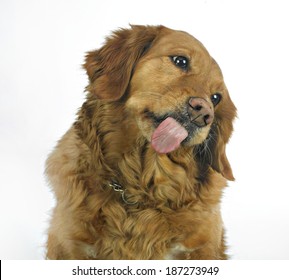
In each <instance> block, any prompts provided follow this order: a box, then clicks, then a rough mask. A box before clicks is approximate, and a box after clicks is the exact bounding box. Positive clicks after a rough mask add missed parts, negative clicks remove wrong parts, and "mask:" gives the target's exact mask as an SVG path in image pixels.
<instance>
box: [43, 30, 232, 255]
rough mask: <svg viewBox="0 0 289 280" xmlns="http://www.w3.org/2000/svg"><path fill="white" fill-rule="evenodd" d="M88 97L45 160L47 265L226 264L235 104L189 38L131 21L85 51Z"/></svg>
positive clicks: (212, 65) (209, 59) (203, 51)
mask: <svg viewBox="0 0 289 280" xmlns="http://www.w3.org/2000/svg"><path fill="white" fill-rule="evenodd" d="M84 68H85V69H86V71H87V74H88V77H89V85H88V87H87V99H86V101H85V102H84V104H83V105H82V107H81V109H80V110H79V112H78V116H77V120H76V121H75V123H74V124H73V125H72V127H71V128H70V129H69V130H68V132H67V133H66V134H65V135H64V136H63V138H62V139H61V140H60V141H59V143H58V145H57V146H56V148H55V150H54V151H53V152H52V154H51V155H50V156H49V158H48V160H47V165H46V174H47V177H48V179H49V182H50V184H51V186H52V189H53V192H54V194H55V198H56V206H55V209H54V211H53V214H52V219H51V224H50V228H49V232H48V241H47V258H48V259H226V258H227V255H226V245H225V242H224V229H223V223H222V218H221V215H220V198H221V196H222V191H223V188H224V187H225V186H226V179H228V180H234V177H233V174H232V171H231V167H230V164H229V162H228V159H227V157H226V153H225V146H226V144H227V142H228V140H229V138H230V136H231V133H232V130H233V124H232V123H233V120H234V118H235V115H236V108H235V106H234V104H233V102H232V101H231V99H230V96H229V94H228V91H227V88H226V86H225V84H224V81H223V77H222V73H221V71H220V68H219V67H218V65H217V63H216V62H215V60H214V59H213V58H212V57H211V56H210V54H209V53H208V51H207V50H206V49H205V48H204V46H203V45H202V44H201V43H200V42H199V41H198V40H197V39H195V38H194V37H192V36H191V35H189V34H188V33H185V32H182V31H175V30H172V29H169V28H166V27H164V26H138V25H132V26H131V27H130V28H128V29H119V30H117V31H115V32H114V33H113V34H112V35H111V36H110V37H109V38H107V40H106V42H105V44H104V45H103V46H102V47H101V48H100V49H98V50H95V51H92V52H89V53H88V54H87V56H86V61H85V64H84Z"/></svg>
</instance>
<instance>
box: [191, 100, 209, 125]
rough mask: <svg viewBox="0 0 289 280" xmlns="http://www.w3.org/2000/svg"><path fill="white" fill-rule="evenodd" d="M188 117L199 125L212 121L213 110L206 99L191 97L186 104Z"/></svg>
mask: <svg viewBox="0 0 289 280" xmlns="http://www.w3.org/2000/svg"><path fill="white" fill-rule="evenodd" d="M188 113H189V116H190V119H191V121H192V122H193V123H195V124H196V125H197V126H199V127H203V126H206V125H209V124H211V123H212V122H213V119H214V111H213V109H212V107H211V105H210V103H209V102H208V101H206V100H205V99H203V98H199V97H191V98H190V100H189V104H188Z"/></svg>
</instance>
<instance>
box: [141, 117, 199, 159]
mask: <svg viewBox="0 0 289 280" xmlns="http://www.w3.org/2000/svg"><path fill="white" fill-rule="evenodd" d="M146 115H147V116H148V117H149V118H150V119H151V120H153V123H154V126H155V129H154V131H153V133H152V137H151V145H152V147H153V148H154V150H155V151H156V152H158V153H160V154H166V153H170V152H173V151H175V150H176V149H178V148H179V146H180V145H181V144H182V143H183V144H184V143H187V142H189V141H190V140H191V139H192V138H193V136H194V135H195V133H196V131H197V130H198V127H197V126H196V125H195V124H193V123H192V122H191V121H190V119H189V116H188V115H187V114H185V113H175V114H165V115H163V116H161V117H159V116H156V115H155V114H154V113H152V112H146Z"/></svg>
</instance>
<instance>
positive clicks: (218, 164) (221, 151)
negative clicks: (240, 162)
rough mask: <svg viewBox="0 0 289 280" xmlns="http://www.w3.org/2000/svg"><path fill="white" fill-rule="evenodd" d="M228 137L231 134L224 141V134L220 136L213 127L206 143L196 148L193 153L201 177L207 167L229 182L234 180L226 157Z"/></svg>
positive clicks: (217, 130) (216, 128) (214, 126)
mask: <svg viewBox="0 0 289 280" xmlns="http://www.w3.org/2000/svg"><path fill="white" fill-rule="evenodd" d="M230 131H232V126H230ZM230 135H231V133H229V134H228V137H226V138H225V139H224V134H222V132H221V131H220V129H219V127H218V126H217V125H213V126H212V127H211V131H210V135H209V137H208V139H207V140H206V142H205V143H203V144H200V145H198V146H197V147H196V150H195V153H196V157H197V159H198V164H199V168H200V173H201V177H203V176H204V174H205V173H206V171H207V170H208V166H210V167H211V168H213V169H214V170H215V171H217V172H218V173H220V174H222V176H223V177H225V178H226V179H228V180H230V181H234V180H235V178H234V175H233V172H232V169H231V165H230V163H229V161H228V158H227V155H226V143H227V142H228V140H229V136H230Z"/></svg>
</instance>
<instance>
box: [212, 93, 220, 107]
mask: <svg viewBox="0 0 289 280" xmlns="http://www.w3.org/2000/svg"><path fill="white" fill-rule="evenodd" d="M221 99H222V95H221V94H220V93H214V94H212V95H211V101H212V103H213V105H214V106H216V105H218V104H219V103H220V101H221Z"/></svg>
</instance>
